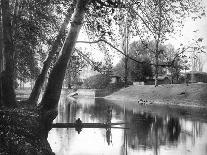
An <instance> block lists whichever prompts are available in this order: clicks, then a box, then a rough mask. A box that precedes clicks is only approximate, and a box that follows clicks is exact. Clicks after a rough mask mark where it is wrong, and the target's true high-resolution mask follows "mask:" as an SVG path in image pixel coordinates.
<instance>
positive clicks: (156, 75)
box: [155, 52, 159, 87]
mask: <svg viewBox="0 0 207 155" xmlns="http://www.w3.org/2000/svg"><path fill="white" fill-rule="evenodd" d="M158 64H159V62H158V53H157V52H156V54H155V87H157V86H158Z"/></svg>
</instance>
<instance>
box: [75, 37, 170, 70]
mask: <svg viewBox="0 0 207 155" xmlns="http://www.w3.org/2000/svg"><path fill="white" fill-rule="evenodd" d="M98 42H104V43H106V44H108V45H109V46H111V47H112V48H113V49H115V50H116V51H118V52H119V53H121V54H122V55H124V56H126V57H128V58H129V59H131V60H133V61H135V62H137V63H140V64H145V63H147V62H145V61H138V60H136V59H134V58H133V57H130V56H129V55H127V54H125V53H124V52H123V51H121V50H120V49H118V48H117V47H115V46H114V45H112V44H111V43H109V42H108V41H106V40H104V39H99V40H95V41H91V42H90V41H77V42H76V43H86V44H95V43H98ZM149 65H152V66H155V65H156V64H153V63H149ZM158 66H161V67H169V66H170V65H169V64H168V63H167V64H158Z"/></svg>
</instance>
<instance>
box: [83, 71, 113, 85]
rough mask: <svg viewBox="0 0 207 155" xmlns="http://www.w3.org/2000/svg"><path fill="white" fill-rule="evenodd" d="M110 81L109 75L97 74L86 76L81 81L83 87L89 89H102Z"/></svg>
mask: <svg viewBox="0 0 207 155" xmlns="http://www.w3.org/2000/svg"><path fill="white" fill-rule="evenodd" d="M110 81H111V78H110V76H108V75H102V74H97V75H94V76H91V77H89V78H87V79H86V80H85V81H84V83H83V87H84V88H89V89H103V88H106V87H107V85H108V84H109V83H110Z"/></svg>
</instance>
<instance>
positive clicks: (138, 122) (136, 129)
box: [127, 114, 154, 149]
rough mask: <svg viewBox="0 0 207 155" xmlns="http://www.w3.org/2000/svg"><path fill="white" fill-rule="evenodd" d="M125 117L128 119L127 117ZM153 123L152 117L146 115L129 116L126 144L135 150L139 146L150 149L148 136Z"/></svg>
mask: <svg viewBox="0 0 207 155" xmlns="http://www.w3.org/2000/svg"><path fill="white" fill-rule="evenodd" d="M127 117H128V118H129V116H128V115H127ZM153 121H154V119H153V117H152V116H150V115H147V114H135V115H132V116H131V120H130V130H129V131H128V134H129V136H128V140H129V142H128V144H129V146H130V147H131V148H132V149H136V148H138V147H139V146H143V148H146V147H151V145H149V143H150V141H149V136H148V135H149V132H150V130H151V126H152V123H153Z"/></svg>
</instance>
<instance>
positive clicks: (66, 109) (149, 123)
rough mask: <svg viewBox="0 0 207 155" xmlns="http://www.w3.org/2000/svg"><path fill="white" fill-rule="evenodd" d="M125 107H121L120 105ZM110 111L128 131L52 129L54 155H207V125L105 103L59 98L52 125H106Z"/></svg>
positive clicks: (86, 98)
mask: <svg viewBox="0 0 207 155" xmlns="http://www.w3.org/2000/svg"><path fill="white" fill-rule="evenodd" d="M123 104H124V103H123ZM108 107H111V108H112V120H111V122H112V123H116V122H127V123H128V124H127V125H125V126H126V127H128V128H130V129H116V128H112V129H111V130H106V129H103V128H90V129H85V128H84V129H82V131H81V132H80V134H78V133H77V131H75V129H74V128H69V129H65V128H64V129H55V128H54V129H52V130H51V131H50V133H49V136H48V141H49V143H50V145H51V147H52V149H53V151H54V152H55V153H56V154H57V155H135V154H136V155H206V154H207V124H206V123H204V122H199V121H192V120H190V119H188V120H187V119H185V118H179V117H177V118H175V117H170V116H167V115H155V114H150V113H144V112H137V111H138V110H136V109H134V110H124V109H123V108H121V107H120V106H118V105H115V104H113V103H107V102H106V101H105V100H104V99H94V98H90V97H80V98H78V99H76V100H70V99H67V98H66V97H64V96H63V97H61V100H60V105H59V107H58V110H59V114H58V116H57V118H56V119H55V120H54V123H62V122H63V123H64V122H74V121H75V120H76V119H77V118H80V119H81V120H82V121H83V122H84V123H105V122H106V119H107V109H108Z"/></svg>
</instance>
